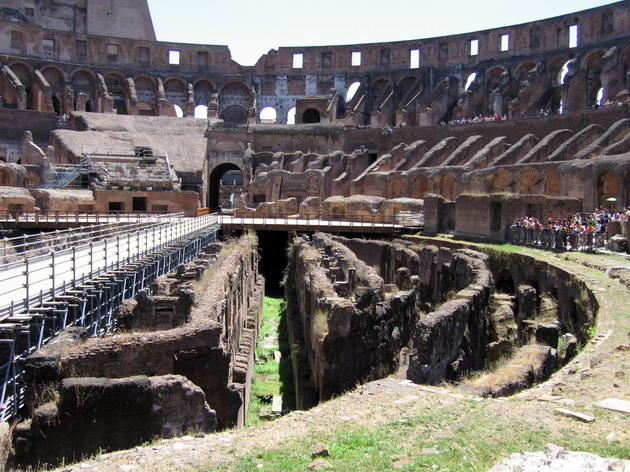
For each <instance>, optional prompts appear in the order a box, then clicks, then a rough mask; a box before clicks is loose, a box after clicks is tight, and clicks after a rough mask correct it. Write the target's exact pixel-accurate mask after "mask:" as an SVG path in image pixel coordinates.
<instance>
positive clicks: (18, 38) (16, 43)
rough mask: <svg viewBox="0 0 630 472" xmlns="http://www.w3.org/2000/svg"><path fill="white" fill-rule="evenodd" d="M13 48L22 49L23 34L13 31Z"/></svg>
mask: <svg viewBox="0 0 630 472" xmlns="http://www.w3.org/2000/svg"><path fill="white" fill-rule="evenodd" d="M11 47H12V48H13V49H22V32H21V31H11Z"/></svg>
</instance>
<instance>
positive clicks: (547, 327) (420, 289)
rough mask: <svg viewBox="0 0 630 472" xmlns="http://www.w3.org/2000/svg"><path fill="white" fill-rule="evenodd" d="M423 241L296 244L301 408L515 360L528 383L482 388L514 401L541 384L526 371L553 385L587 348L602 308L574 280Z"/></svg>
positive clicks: (294, 305)
mask: <svg viewBox="0 0 630 472" xmlns="http://www.w3.org/2000/svg"><path fill="white" fill-rule="evenodd" d="M425 244H426V241H425V240H424V239H422V238H411V240H405V241H395V242H383V241H366V240H360V239H346V238H342V237H331V236H326V235H322V234H315V235H314V236H313V238H312V240H309V239H308V238H307V237H302V238H296V239H294V240H293V246H292V254H291V258H290V266H289V278H288V283H287V299H288V311H287V314H288V317H287V319H288V323H289V333H290V341H291V344H292V347H293V351H292V356H293V357H292V359H293V362H294V368H295V369H296V372H298V374H297V375H296V391H297V401H298V405H299V407H308V406H312V405H313V404H315V403H316V402H317V401H318V400H323V399H326V398H329V397H330V396H331V395H334V394H337V393H339V392H342V391H344V390H347V389H349V388H351V387H352V386H353V385H354V384H355V383H357V382H362V381H366V380H370V379H375V378H379V377H382V376H385V375H389V374H391V373H393V372H395V371H398V375H399V376H404V377H406V378H408V379H411V380H413V381H414V382H417V383H427V384H439V383H441V382H444V381H445V380H458V379H461V378H462V376H463V375H465V374H466V373H469V372H471V371H475V370H482V369H484V368H489V367H493V365H494V363H496V361H497V359H498V358H500V357H502V356H509V355H510V354H511V353H514V356H515V357H514V362H513V364H514V365H515V366H516V365H519V366H520V367H515V368H514V369H515V372H518V375H516V374H515V377H514V378H512V379H509V380H511V381H510V382H506V383H505V384H502V385H500V386H498V387H497V388H496V390H492V389H488V388H486V389H477V390H475V392H477V394H482V395H505V394H510V393H513V392H514V391H516V390H518V389H519V388H525V387H526V385H531V382H530V383H527V384H526V383H523V382H522V378H521V377H520V376H521V374H522V376H523V378H525V377H527V378H529V377H531V379H532V381H541V380H544V379H546V378H548V376H549V375H550V374H551V373H552V372H553V370H554V369H555V367H554V366H556V365H562V364H563V363H565V362H567V361H568V360H569V359H570V358H571V357H572V356H574V355H575V353H576V352H577V346H578V345H579V344H583V343H584V342H585V341H586V339H587V337H586V336H587V333H588V328H589V327H590V326H592V325H593V323H594V320H595V315H596V313H597V310H598V304H597V301H596V299H595V297H594V295H593V293H592V292H591V291H590V290H589V289H588V287H586V285H585V283H584V282H583V281H581V280H579V279H578V278H576V277H575V276H573V275H572V274H569V273H567V272H566V271H564V270H563V269H561V268H558V267H554V266H551V265H549V264H547V262H545V261H538V260H534V259H532V258H530V257H526V256H521V255H512V254H509V253H503V252H501V251H490V253H489V256H486V255H482V254H480V253H478V252H475V251H471V250H468V249H464V247H465V246H464V245H463V244H461V243H454V242H453V243H449V242H446V243H445V244H444V245H443V247H441V248H437V247H434V246H427V245H425ZM449 247H450V249H449ZM491 298H494V300H495V303H494V305H493V306H492V307H491V303H490V301H491ZM497 307H499V308H497ZM561 338H562V344H563V345H562V346H559V344H561V343H560V339H561ZM532 344H538V346H532ZM359 346H362V347H359ZM527 359H531V360H532V362H534V365H533V367H532V365H531V363H528V362H526V360H527ZM538 363H540V365H538ZM539 367H540V368H541V369H542V370H540V372H539V374H536V376H531V375H529V374H528V372H529V373H531V372H533V371H532V369H534V371H535V370H536V369H538V368H539ZM528 376H529V377H528ZM519 385H520V387H519ZM515 389H516V390H515Z"/></svg>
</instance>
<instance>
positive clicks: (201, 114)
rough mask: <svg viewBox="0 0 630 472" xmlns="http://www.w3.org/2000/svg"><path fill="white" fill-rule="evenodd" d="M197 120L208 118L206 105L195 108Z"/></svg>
mask: <svg viewBox="0 0 630 472" xmlns="http://www.w3.org/2000/svg"><path fill="white" fill-rule="evenodd" d="M195 118H203V119H206V118H208V107H207V106H206V105H197V106H196V107H195Z"/></svg>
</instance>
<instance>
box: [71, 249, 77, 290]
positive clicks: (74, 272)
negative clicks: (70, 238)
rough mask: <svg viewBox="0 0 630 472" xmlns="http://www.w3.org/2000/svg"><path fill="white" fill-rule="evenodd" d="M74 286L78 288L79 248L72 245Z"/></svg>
mask: <svg viewBox="0 0 630 472" xmlns="http://www.w3.org/2000/svg"><path fill="white" fill-rule="evenodd" d="M72 288H77V248H76V246H73V247H72Z"/></svg>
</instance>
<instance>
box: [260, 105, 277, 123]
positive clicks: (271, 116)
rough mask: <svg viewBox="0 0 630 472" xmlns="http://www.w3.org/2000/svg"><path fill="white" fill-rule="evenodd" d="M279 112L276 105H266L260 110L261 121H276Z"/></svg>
mask: <svg viewBox="0 0 630 472" xmlns="http://www.w3.org/2000/svg"><path fill="white" fill-rule="evenodd" d="M276 117H277V112H276V109H275V108H274V107H265V108H263V109H262V110H261V111H260V122H261V123H266V124H275V123H276Z"/></svg>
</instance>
